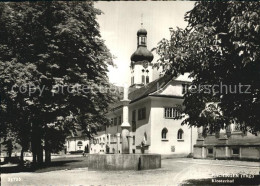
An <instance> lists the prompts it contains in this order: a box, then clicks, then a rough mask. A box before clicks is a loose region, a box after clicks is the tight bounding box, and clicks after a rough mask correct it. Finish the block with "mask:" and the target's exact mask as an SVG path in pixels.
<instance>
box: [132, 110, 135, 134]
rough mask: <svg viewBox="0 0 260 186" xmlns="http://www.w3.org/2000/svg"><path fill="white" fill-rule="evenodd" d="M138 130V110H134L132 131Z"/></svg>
mask: <svg viewBox="0 0 260 186" xmlns="http://www.w3.org/2000/svg"><path fill="white" fill-rule="evenodd" d="M135 130H136V110H133V111H132V131H133V132H135Z"/></svg>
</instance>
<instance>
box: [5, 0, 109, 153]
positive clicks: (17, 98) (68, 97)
mask: <svg viewBox="0 0 260 186" xmlns="http://www.w3.org/2000/svg"><path fill="white" fill-rule="evenodd" d="M99 14H101V11H100V10H98V9H95V8H94V6H93V2H57V1H53V2H22V3H14V2H9V3H1V4H0V25H1V31H0V32H1V38H0V96H1V112H2V113H3V115H2V116H3V118H4V120H3V121H4V122H3V123H1V127H2V128H3V129H6V130H7V128H9V129H11V130H12V131H16V132H17V133H18V136H19V138H18V142H20V141H25V142H24V143H28V141H30V140H31V141H34V140H33V139H32V138H33V136H37V138H40V139H42V140H45V141H49V143H52V145H51V147H52V148H54V149H53V151H56V150H57V149H61V148H62V146H63V142H64V139H65V137H66V135H67V134H69V132H70V131H71V130H76V129H78V128H81V129H83V130H84V131H85V132H87V131H89V132H93V131H95V130H96V128H97V127H98V126H100V125H104V124H106V123H107V119H106V118H105V116H104V113H105V112H106V109H107V107H108V104H109V103H110V102H111V101H113V95H112V94H111V93H110V92H109V91H102V90H103V89H106V88H107V89H108V88H109V87H110V84H109V82H108V77H107V72H108V65H114V64H113V61H112V56H111V54H110V52H109V50H108V49H107V47H106V46H105V44H104V41H103V40H102V38H101V36H100V31H99V25H98V23H97V21H96V16H97V15H99ZM21 86H22V87H23V88H24V89H25V90H27V91H22V92H21V90H20V88H21ZM29 88H30V91H31V92H29ZM102 88H103V89H102ZM24 89H23V90H24ZM107 89H106V90H107ZM2 116H1V117H2ZM1 120H2V119H1ZM87 127H89V128H90V129H91V130H86V128H87ZM32 128H33V130H32ZM34 128H35V130H37V131H38V132H35V131H34ZM6 130H5V131H6ZM31 130H32V135H31V136H30V135H29V136H28V135H26V134H28V131H31ZM1 131H2V130H1ZM3 133H4V131H3ZM50 134H52V135H50ZM54 135H55V136H56V138H53V136H54ZM47 138H48V139H47ZM20 143H22V142H20Z"/></svg>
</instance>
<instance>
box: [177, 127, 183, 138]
mask: <svg viewBox="0 0 260 186" xmlns="http://www.w3.org/2000/svg"><path fill="white" fill-rule="evenodd" d="M177 139H178V140H181V139H183V130H182V129H179V130H178V134H177Z"/></svg>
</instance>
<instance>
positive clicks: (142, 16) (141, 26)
mask: <svg viewBox="0 0 260 186" xmlns="http://www.w3.org/2000/svg"><path fill="white" fill-rule="evenodd" d="M141 28H143V13H142V14H141Z"/></svg>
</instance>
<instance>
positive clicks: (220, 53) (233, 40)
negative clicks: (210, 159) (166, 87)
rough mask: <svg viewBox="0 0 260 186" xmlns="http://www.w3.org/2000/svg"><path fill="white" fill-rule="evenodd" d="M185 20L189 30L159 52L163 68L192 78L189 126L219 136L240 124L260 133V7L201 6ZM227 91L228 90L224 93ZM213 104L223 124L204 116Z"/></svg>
mask: <svg viewBox="0 0 260 186" xmlns="http://www.w3.org/2000/svg"><path fill="white" fill-rule="evenodd" d="M185 20H186V21H187V22H188V26H187V27H186V28H185V29H180V28H177V29H176V30H171V39H170V40H169V41H168V40H166V39H163V40H162V41H160V43H159V44H158V46H157V48H156V50H157V53H158V54H159V55H160V59H159V60H158V63H157V65H161V66H163V67H164V69H165V71H166V72H167V73H171V74H174V75H177V74H180V73H184V72H190V77H192V78H193V81H192V84H191V88H190V89H189V91H188V92H187V93H186V94H185V96H184V106H185V110H184V112H185V113H186V114H188V115H189V117H188V118H187V119H186V120H185V121H184V124H189V125H194V126H205V127H208V129H209V130H210V131H217V130H219V129H220V128H225V127H227V125H228V124H229V123H231V122H236V123H239V125H240V129H242V130H248V131H250V132H252V133H257V132H258V131H260V115H259V113H260V83H259V82H260V24H259V23H260V3H259V2H231V1H230V2H197V3H196V4H195V6H194V8H193V9H192V10H191V11H189V12H187V13H186V15H185ZM221 85H223V86H224V87H225V86H227V87H228V88H226V89H228V90H227V91H226V90H224V91H223V89H224V88H223V86H222V89H221ZM248 87H249V88H250V89H249V90H247V89H248ZM235 88H236V89H237V90H235ZM234 90H235V91H234ZM210 102H211V103H214V104H215V103H218V106H217V107H219V108H220V113H221V115H220V116H221V117H220V118H219V117H218V120H215V119H213V118H214V117H213V118H212V117H211V119H210V118H209V117H205V116H210V114H207V115H204V116H203V115H202V112H203V111H204V110H205V107H206V104H207V103H210ZM212 119H213V120H212ZM213 121H214V122H213Z"/></svg>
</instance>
